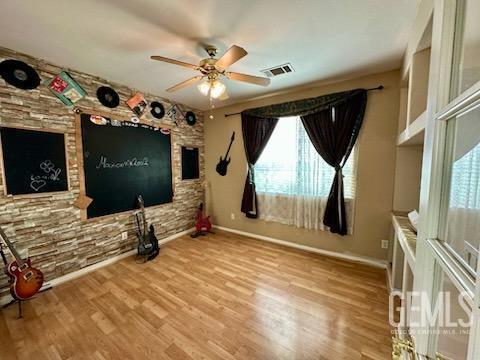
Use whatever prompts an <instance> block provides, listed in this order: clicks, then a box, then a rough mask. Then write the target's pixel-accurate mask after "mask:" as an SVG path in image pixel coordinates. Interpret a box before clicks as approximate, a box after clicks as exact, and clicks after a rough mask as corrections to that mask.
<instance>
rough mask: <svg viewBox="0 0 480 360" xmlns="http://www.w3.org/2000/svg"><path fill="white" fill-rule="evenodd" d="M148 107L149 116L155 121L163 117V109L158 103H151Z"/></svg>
mask: <svg viewBox="0 0 480 360" xmlns="http://www.w3.org/2000/svg"><path fill="white" fill-rule="evenodd" d="M150 107H151V108H152V109H151V110H150V114H152V116H153V117H154V118H156V119H161V118H163V117H164V116H165V108H164V107H163V105H162V104H161V103H160V102H158V101H152V103H151V104H150Z"/></svg>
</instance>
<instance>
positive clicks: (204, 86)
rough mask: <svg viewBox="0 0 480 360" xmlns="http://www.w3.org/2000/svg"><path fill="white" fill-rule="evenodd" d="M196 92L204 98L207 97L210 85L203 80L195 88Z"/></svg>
mask: <svg viewBox="0 0 480 360" xmlns="http://www.w3.org/2000/svg"><path fill="white" fill-rule="evenodd" d="M197 88H198V90H199V91H200V92H201V93H202V94H203V95H205V96H207V95H208V92H209V91H210V83H209V82H208V80H205V81H204V82H202V83H201V84H199V85H198V86H197Z"/></svg>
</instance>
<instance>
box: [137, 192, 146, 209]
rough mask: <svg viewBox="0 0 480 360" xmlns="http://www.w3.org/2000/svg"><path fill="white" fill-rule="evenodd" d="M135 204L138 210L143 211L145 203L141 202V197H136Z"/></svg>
mask: <svg viewBox="0 0 480 360" xmlns="http://www.w3.org/2000/svg"><path fill="white" fill-rule="evenodd" d="M137 202H138V206H139V207H140V209H142V210H143V208H144V206H145V203H144V202H143V197H142V195H140V194H139V195H138V196H137Z"/></svg>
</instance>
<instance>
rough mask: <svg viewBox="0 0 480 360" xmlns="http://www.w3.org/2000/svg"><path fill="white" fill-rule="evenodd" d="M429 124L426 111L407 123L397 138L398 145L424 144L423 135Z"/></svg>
mask: <svg viewBox="0 0 480 360" xmlns="http://www.w3.org/2000/svg"><path fill="white" fill-rule="evenodd" d="M426 124H427V112H426V111H424V112H423V113H421V114H420V116H418V117H417V118H416V119H415V120H414V121H412V122H411V123H410V124H408V125H407V128H406V129H405V130H403V131H402V132H401V133H400V134H399V135H398V138H397V145H398V146H409V145H420V144H423V135H424V132H425V126H426Z"/></svg>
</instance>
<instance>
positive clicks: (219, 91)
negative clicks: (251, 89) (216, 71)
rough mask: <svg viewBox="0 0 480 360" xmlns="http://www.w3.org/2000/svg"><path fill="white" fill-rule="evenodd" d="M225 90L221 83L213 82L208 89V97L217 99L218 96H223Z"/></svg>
mask: <svg viewBox="0 0 480 360" xmlns="http://www.w3.org/2000/svg"><path fill="white" fill-rule="evenodd" d="M225 90H226V87H225V85H224V84H223V83H221V82H220V81H218V80H215V81H214V82H213V83H212V86H211V88H210V96H211V97H212V98H214V99H218V98H219V97H220V96H222V95H223V93H224V92H225Z"/></svg>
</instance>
